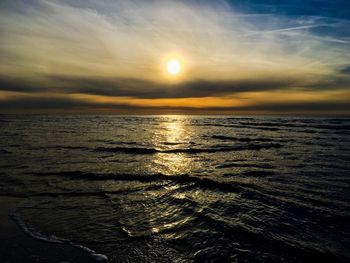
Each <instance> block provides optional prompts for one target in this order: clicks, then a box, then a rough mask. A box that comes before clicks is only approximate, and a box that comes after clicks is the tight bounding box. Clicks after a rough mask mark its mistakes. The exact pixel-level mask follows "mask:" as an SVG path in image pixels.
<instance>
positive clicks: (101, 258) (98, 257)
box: [9, 209, 108, 263]
mask: <svg viewBox="0 0 350 263" xmlns="http://www.w3.org/2000/svg"><path fill="white" fill-rule="evenodd" d="M9 216H10V218H11V219H12V220H14V221H15V222H16V224H17V225H18V226H19V227H20V228H21V230H22V231H23V232H24V233H25V234H27V235H28V236H30V237H32V238H34V239H36V240H39V241H43V242H47V243H55V244H66V245H69V246H72V247H75V248H78V249H80V250H82V251H84V252H85V253H87V254H89V255H90V257H92V258H93V259H94V260H95V261H96V262H100V263H104V262H108V257H107V256H106V255H103V254H98V253H96V251H95V250H92V249H90V248H88V247H85V246H83V245H80V244H75V243H73V242H71V241H70V240H68V239H64V238H60V237H57V236H55V235H49V236H48V235H44V234H42V233H40V232H39V231H36V230H35V229H34V228H33V227H32V226H31V225H29V224H28V223H26V222H25V221H23V219H22V218H21V217H20V216H19V214H18V213H17V211H16V210H15V209H13V210H11V211H10V213H9Z"/></svg>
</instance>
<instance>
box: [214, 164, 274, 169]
mask: <svg viewBox="0 0 350 263" xmlns="http://www.w3.org/2000/svg"><path fill="white" fill-rule="evenodd" d="M216 167H217V168H233V167H242V168H262V169H273V168H274V167H273V166H272V165H271V164H267V163H263V164H255V163H227V164H221V165H218V166H216Z"/></svg>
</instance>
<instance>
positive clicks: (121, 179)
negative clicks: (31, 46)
mask: <svg viewBox="0 0 350 263" xmlns="http://www.w3.org/2000/svg"><path fill="white" fill-rule="evenodd" d="M349 161H350V119H346V118H284V117H203V116H201V117H195V116H147V117H145V116H144V117H141V116H16V115H0V178H1V180H0V192H1V196H0V198H4V197H16V198H17V199H19V200H20V202H18V205H17V207H15V208H13V209H12V210H11V211H10V214H9V216H10V217H11V219H12V220H13V221H14V222H16V224H17V226H18V227H19V228H21V229H22V230H23V231H24V233H26V234H27V235H29V236H31V237H32V238H34V239H37V240H38V239H39V240H41V241H44V242H50V243H53V244H54V243H58V244H61V243H65V244H68V245H70V246H74V247H76V248H78V249H81V250H82V251H84V253H85V252H86V253H88V254H89V255H91V256H92V257H95V258H96V259H100V260H101V261H102V260H105V259H106V258H107V257H108V260H109V261H110V262H318V261H319V262H321V261H322V262H349V260H350V202H349V201H350V162H349ZM0 246H1V245H0ZM0 257H1V256H0Z"/></svg>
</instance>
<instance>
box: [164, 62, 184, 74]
mask: <svg viewBox="0 0 350 263" xmlns="http://www.w3.org/2000/svg"><path fill="white" fill-rule="evenodd" d="M166 70H167V72H168V73H169V74H170V75H173V76H175V75H177V74H179V73H180V71H181V64H180V62H179V61H178V60H176V59H170V60H168V62H167V63H166Z"/></svg>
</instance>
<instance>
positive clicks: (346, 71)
mask: <svg viewBox="0 0 350 263" xmlns="http://www.w3.org/2000/svg"><path fill="white" fill-rule="evenodd" d="M339 73H342V74H348V75H350V65H347V66H344V67H342V68H340V70H339ZM349 83H350V81H349Z"/></svg>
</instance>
